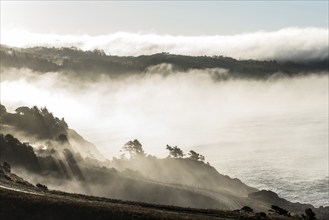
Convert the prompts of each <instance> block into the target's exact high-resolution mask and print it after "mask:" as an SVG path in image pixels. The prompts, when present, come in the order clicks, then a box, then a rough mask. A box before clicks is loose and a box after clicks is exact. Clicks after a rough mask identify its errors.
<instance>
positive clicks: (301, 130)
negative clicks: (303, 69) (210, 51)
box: [1, 65, 329, 205]
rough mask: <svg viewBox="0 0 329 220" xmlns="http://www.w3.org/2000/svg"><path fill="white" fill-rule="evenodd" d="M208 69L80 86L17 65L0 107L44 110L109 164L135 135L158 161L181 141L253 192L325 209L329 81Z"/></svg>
mask: <svg viewBox="0 0 329 220" xmlns="http://www.w3.org/2000/svg"><path fill="white" fill-rule="evenodd" d="M158 71H162V73H163V71H167V72H166V74H165V76H164V75H159V74H157V72H158ZM212 71H214V70H203V71H200V70H191V71H189V72H173V71H172V69H171V66H168V65H161V66H157V67H155V68H152V69H150V70H149V72H147V73H145V74H139V75H133V76H131V77H128V78H125V79H117V80H113V79H109V78H107V77H105V76H103V77H101V78H100V79H96V80H93V81H90V82H89V81H83V82H82V81H78V80H76V79H74V78H71V77H69V76H68V75H65V74H63V73H45V74H42V75H39V74H38V73H34V72H31V71H30V70H27V69H21V70H17V69H11V70H6V71H5V72H4V74H2V77H1V102H2V103H3V104H4V105H6V106H7V107H8V108H9V110H11V111H13V110H15V109H16V108H17V107H18V106H22V105H27V106H32V105H37V106H47V108H48V109H49V110H50V111H52V112H53V113H54V115H56V116H58V117H65V120H66V121H67V122H68V124H69V126H70V127H71V128H73V129H76V130H77V131H78V132H79V133H80V134H82V136H84V137H85V138H86V139H87V140H89V141H91V142H93V143H94V144H95V145H96V146H97V147H98V148H99V150H100V151H101V152H102V153H103V154H104V155H105V156H106V157H107V158H111V157H113V156H118V155H119V151H120V149H121V147H122V146H123V145H124V144H125V143H126V142H127V141H128V140H131V139H135V138H137V139H138V140H139V141H140V142H141V143H142V144H143V148H144V150H145V151H146V153H148V154H152V155H156V156H159V157H165V156H167V152H166V150H165V146H166V144H169V145H177V146H179V147H181V148H182V149H184V150H186V151H187V150H190V149H194V150H197V151H198V152H200V153H201V154H203V155H205V157H206V160H207V161H209V162H210V163H211V164H212V165H213V166H215V167H216V169H217V170H218V171H219V172H220V173H223V174H226V175H229V176H232V177H237V178H240V179H241V180H242V181H244V182H246V183H247V184H249V185H251V186H255V187H258V188H260V189H271V190H274V191H276V192H278V193H279V194H280V195H281V196H283V197H284V198H287V199H290V200H292V201H298V202H307V203H312V204H314V205H329V204H328V201H329V198H328V194H327V193H326V192H328V184H326V183H328V86H329V85H328V75H327V74H325V75H319V74H314V75H309V76H304V77H294V78H288V77H282V78H273V79H270V80H266V81H265V80H237V79H234V80H233V79H228V80H222V81H214V80H213V79H212V77H211V73H212ZM216 71H222V72H223V74H227V72H225V70H222V69H219V70H216ZM18 88H19V89H18Z"/></svg>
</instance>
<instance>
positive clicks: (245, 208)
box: [241, 206, 254, 212]
mask: <svg viewBox="0 0 329 220" xmlns="http://www.w3.org/2000/svg"><path fill="white" fill-rule="evenodd" d="M241 210H242V211H244V212H253V211H254V210H253V209H252V208H250V207H249V206H243V207H242V208H241Z"/></svg>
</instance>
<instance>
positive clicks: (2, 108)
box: [0, 104, 7, 117]
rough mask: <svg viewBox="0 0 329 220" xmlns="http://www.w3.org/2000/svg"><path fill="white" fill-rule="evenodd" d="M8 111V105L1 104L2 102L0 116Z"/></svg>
mask: <svg viewBox="0 0 329 220" xmlns="http://www.w3.org/2000/svg"><path fill="white" fill-rule="evenodd" d="M6 113H7V109H6V107H5V106H4V105H1V104H0V117H1V116H2V115H5V114H6Z"/></svg>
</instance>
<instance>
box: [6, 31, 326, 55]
mask: <svg viewBox="0 0 329 220" xmlns="http://www.w3.org/2000/svg"><path fill="white" fill-rule="evenodd" d="M328 38H329V34H328V29H326V28H314V27H310V28H285V29H281V30H278V31H274V32H264V31H260V32H255V33H247V34H239V35H231V36H220V35H214V36H172V35H157V34H146V33H127V32H117V33H113V34H108V35H101V36H89V35H56V34H36V33H30V32H27V31H23V30H18V29H7V30H2V34H1V44H6V45H9V46H17V47H26V46H36V45H43V46H55V47H61V46H76V47H79V48H81V49H83V50H92V49H95V48H101V49H103V50H104V51H105V52H106V53H108V54H112V55H122V56H130V55H133V56H136V55H142V54H154V53H159V52H164V51H165V52H169V53H173V54H185V55H224V56H230V57H233V58H236V59H240V58H241V59H277V60H309V59H324V58H328V56H329V52H328V46H329V43H328Z"/></svg>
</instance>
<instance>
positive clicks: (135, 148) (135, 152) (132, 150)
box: [122, 139, 145, 158]
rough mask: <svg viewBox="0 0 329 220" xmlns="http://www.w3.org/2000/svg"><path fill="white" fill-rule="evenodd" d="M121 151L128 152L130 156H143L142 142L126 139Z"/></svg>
mask: <svg viewBox="0 0 329 220" xmlns="http://www.w3.org/2000/svg"><path fill="white" fill-rule="evenodd" d="M122 151H125V152H128V153H129V155H130V158H135V157H137V156H145V153H144V150H143V147H142V144H141V143H140V142H139V141H138V140H137V139H135V140H133V141H128V142H127V143H126V144H125V145H124V146H123V148H122Z"/></svg>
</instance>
